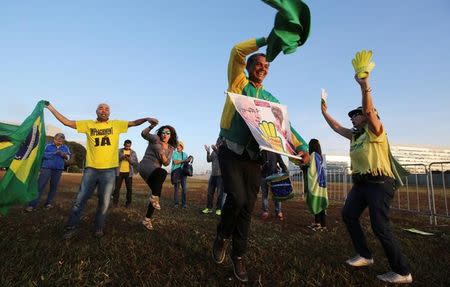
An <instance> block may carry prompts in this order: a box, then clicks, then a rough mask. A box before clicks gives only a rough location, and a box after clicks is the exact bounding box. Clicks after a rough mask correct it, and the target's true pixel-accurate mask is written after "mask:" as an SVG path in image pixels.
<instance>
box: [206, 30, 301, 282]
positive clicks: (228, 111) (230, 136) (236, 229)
mask: <svg viewBox="0 0 450 287" xmlns="http://www.w3.org/2000/svg"><path fill="white" fill-rule="evenodd" d="M265 45H266V39H265V38H259V39H250V40H247V41H244V42H242V43H239V44H237V45H236V46H234V47H233V49H232V50H231V55H230V60H229V62H228V91H229V92H232V93H236V94H241V95H244V96H247V97H252V98H257V99H262V100H266V101H270V102H275V103H278V100H277V99H276V98H275V97H274V96H272V94H271V93H269V92H268V91H267V90H266V89H265V88H264V87H263V85H262V83H263V81H264V79H265V77H266V76H267V74H268V72H269V63H268V62H267V60H266V56H265V55H264V54H262V53H255V54H253V55H251V56H250V57H249V58H248V60H247V62H246V61H245V58H246V57H247V56H248V55H250V54H251V53H253V52H256V51H257V50H258V49H259V48H260V47H262V46H265ZM245 70H247V73H248V76H247V75H246V74H245ZM246 112H247V113H249V114H252V118H253V119H254V121H255V122H256V121H258V117H257V111H256V110H255V111H251V110H247V111H246ZM291 131H292V137H293V138H292V142H293V143H294V144H295V148H296V152H298V155H300V156H302V157H304V160H305V161H307V160H308V145H307V144H306V142H305V141H304V140H303V139H302V138H301V137H300V135H299V134H298V133H297V132H296V131H295V130H294V129H291ZM218 151H219V152H218V154H219V163H220V169H221V171H222V179H223V185H224V192H225V193H226V194H227V198H226V200H225V204H224V206H223V208H222V215H221V220H220V222H219V224H218V226H217V235H216V238H215V240H214V244H213V250H212V253H213V259H214V261H215V262H216V263H217V264H221V263H223V262H224V260H225V256H226V250H227V245H228V242H229V240H230V239H232V245H233V247H232V253H231V262H232V263H233V270H234V274H235V276H236V278H237V279H238V280H239V281H242V282H246V281H248V275H247V271H246V267H245V264H244V261H243V258H242V257H243V255H244V254H245V252H246V251H247V238H248V233H249V229H250V220H251V214H252V212H253V208H254V206H255V201H256V197H257V194H258V191H259V187H260V181H261V165H260V161H259V158H260V153H259V146H258V143H257V142H256V140H255V139H254V138H253V136H252V133H251V132H250V130H249V128H248V126H247V125H246V123H245V121H244V119H243V118H242V117H241V116H240V115H239V113H238V112H237V111H236V109H235V106H234V105H233V103H232V101H231V99H230V98H229V97H227V99H226V102H225V106H224V109H223V112H222V119H221V123H220V138H219V141H218Z"/></svg>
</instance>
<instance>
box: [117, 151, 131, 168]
mask: <svg viewBox="0 0 450 287" xmlns="http://www.w3.org/2000/svg"><path fill="white" fill-rule="evenodd" d="M123 154H124V155H131V151H130V150H126V149H124V150H123ZM119 171H120V172H130V162H129V161H128V160H126V159H123V160H121V161H120V170H119Z"/></svg>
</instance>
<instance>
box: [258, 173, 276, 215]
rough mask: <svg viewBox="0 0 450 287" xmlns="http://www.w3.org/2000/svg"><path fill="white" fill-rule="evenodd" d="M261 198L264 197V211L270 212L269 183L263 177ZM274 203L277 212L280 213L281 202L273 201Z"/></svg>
mask: <svg viewBox="0 0 450 287" xmlns="http://www.w3.org/2000/svg"><path fill="white" fill-rule="evenodd" d="M261 199H262V211H263V212H269V183H268V182H267V181H266V180H265V179H264V178H262V180H261ZM273 205H274V206H275V213H276V214H278V213H279V212H281V202H280V201H276V200H274V201H273Z"/></svg>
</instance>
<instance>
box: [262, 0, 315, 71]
mask: <svg viewBox="0 0 450 287" xmlns="http://www.w3.org/2000/svg"><path fill="white" fill-rule="evenodd" d="M263 2H264V3H266V4H268V5H270V6H272V7H273V8H275V9H277V10H278V13H277V15H276V16H275V23H274V27H273V29H272V31H271V32H270V34H269V37H268V38H267V51H266V59H267V61H269V62H272V61H273V60H274V59H275V58H276V56H277V55H278V54H279V53H280V52H281V51H283V53H284V54H290V53H293V52H295V50H296V49H297V47H299V46H301V45H303V44H304V43H305V42H306V39H307V38H308V36H309V30H310V24H311V14H310V12H309V7H308V6H307V5H306V4H305V3H303V2H302V1H301V0H263Z"/></svg>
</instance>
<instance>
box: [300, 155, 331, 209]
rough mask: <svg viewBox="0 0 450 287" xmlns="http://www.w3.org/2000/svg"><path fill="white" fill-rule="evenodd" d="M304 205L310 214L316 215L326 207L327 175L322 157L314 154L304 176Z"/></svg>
mask: <svg viewBox="0 0 450 287" xmlns="http://www.w3.org/2000/svg"><path fill="white" fill-rule="evenodd" d="M304 178H305V191H306V192H305V193H306V203H307V205H308V207H309V210H310V211H311V213H312V214H318V213H320V212H321V211H322V210H325V209H327V207H328V193H327V175H326V172H325V169H324V166H323V159H322V156H321V155H320V154H318V153H316V152H313V153H312V154H311V155H310V162H309V166H308V170H307V172H306V174H305V177H304Z"/></svg>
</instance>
